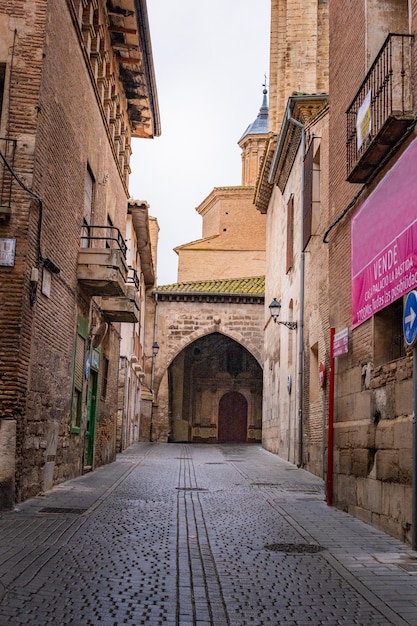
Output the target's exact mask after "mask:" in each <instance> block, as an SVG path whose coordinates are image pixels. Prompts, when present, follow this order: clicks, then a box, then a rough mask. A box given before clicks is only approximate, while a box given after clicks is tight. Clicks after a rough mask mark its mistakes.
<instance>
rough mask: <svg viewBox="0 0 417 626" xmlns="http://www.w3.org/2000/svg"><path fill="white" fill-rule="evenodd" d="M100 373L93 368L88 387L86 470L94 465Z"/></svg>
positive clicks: (85, 444) (85, 442)
mask: <svg viewBox="0 0 417 626" xmlns="http://www.w3.org/2000/svg"><path fill="white" fill-rule="evenodd" d="M97 389H98V373H97V372H95V371H94V370H91V372H90V377H89V379H88V388H87V421H86V426H85V437H84V470H90V469H92V467H93V460H94V431H95V425H96V411H97Z"/></svg>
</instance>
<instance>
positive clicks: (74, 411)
mask: <svg viewBox="0 0 417 626" xmlns="http://www.w3.org/2000/svg"><path fill="white" fill-rule="evenodd" d="M86 338H87V321H86V320H84V319H82V318H79V319H78V325H77V334H76V337H75V350H74V352H75V353H74V375H73V390H72V406H71V432H72V433H79V432H80V431H81V423H82V412H83V390H84V362H85V348H86Z"/></svg>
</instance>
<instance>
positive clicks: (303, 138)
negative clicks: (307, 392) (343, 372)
mask: <svg viewBox="0 0 417 626" xmlns="http://www.w3.org/2000/svg"><path fill="white" fill-rule="evenodd" d="M287 119H288V121H289V122H291V123H292V124H294V125H295V126H298V128H301V193H300V320H299V322H298V329H299V333H298V390H297V391H298V463H297V467H302V466H303V385H304V289H305V288H304V275H305V253H304V157H305V146H306V133H305V128H304V124H302V123H301V122H299V121H298V120H296V119H294V118H293V117H291V113H290V109H289V108H287Z"/></svg>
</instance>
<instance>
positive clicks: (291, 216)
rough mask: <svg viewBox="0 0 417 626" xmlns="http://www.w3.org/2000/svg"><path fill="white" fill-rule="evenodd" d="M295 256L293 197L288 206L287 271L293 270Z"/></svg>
mask: <svg viewBox="0 0 417 626" xmlns="http://www.w3.org/2000/svg"><path fill="white" fill-rule="evenodd" d="M293 256H294V196H293V195H292V196H291V198H290V199H289V201H288V204H287V265H286V271H287V272H289V271H290V269H291V268H292V264H293Z"/></svg>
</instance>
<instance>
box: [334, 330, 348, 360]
mask: <svg viewBox="0 0 417 626" xmlns="http://www.w3.org/2000/svg"><path fill="white" fill-rule="evenodd" d="M348 351H349V329H348V328H343V329H342V330H339V332H337V333H335V336H334V338H333V356H341V355H342V354H347V353H348Z"/></svg>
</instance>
